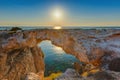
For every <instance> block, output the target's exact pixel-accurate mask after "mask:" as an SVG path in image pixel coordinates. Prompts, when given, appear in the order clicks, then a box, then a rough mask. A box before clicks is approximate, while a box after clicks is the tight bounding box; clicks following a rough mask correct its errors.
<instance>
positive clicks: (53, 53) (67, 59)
mask: <svg viewBox="0 0 120 80" xmlns="http://www.w3.org/2000/svg"><path fill="white" fill-rule="evenodd" d="M39 46H40V47H41V49H42V51H43V53H44V55H45V58H44V61H45V76H48V75H50V74H51V73H56V72H64V71H65V70H66V69H67V68H74V67H73V64H74V62H79V60H78V59H76V58H75V57H74V56H72V55H69V54H66V53H65V52H64V51H63V49H62V48H60V47H57V46H55V45H53V44H52V43H51V41H48V40H45V41H42V42H41V43H40V44H39Z"/></svg>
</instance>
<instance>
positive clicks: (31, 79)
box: [25, 73, 40, 80]
mask: <svg viewBox="0 0 120 80" xmlns="http://www.w3.org/2000/svg"><path fill="white" fill-rule="evenodd" d="M25 80H40V76H38V75H37V74H35V73H28V74H27V75H26V78H25Z"/></svg>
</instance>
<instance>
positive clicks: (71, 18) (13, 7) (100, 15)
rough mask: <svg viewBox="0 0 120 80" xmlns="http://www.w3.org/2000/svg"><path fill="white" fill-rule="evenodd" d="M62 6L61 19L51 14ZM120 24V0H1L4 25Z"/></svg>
mask: <svg viewBox="0 0 120 80" xmlns="http://www.w3.org/2000/svg"><path fill="white" fill-rule="evenodd" d="M56 8H59V9H60V10H61V13H62V19H61V20H60V21H57V20H54V17H53V16H51V13H52V12H53V11H54V9H56ZM57 24H59V25H64V26H72V25H75V26H109V25H111V26H113V25H114V26H120V0H0V25H30V26H31V25H40V26H42V25H44V26H45V25H57Z"/></svg>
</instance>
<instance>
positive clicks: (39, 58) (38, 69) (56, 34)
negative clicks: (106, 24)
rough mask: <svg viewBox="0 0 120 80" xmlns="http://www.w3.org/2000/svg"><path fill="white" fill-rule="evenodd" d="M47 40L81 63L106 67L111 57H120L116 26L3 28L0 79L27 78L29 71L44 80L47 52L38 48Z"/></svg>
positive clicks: (119, 37) (118, 35) (0, 38)
mask: <svg viewBox="0 0 120 80" xmlns="http://www.w3.org/2000/svg"><path fill="white" fill-rule="evenodd" d="M43 40H50V41H51V42H52V43H53V44H54V45H56V46H60V47H62V48H63V50H64V51H65V52H66V53H68V54H71V55H74V56H75V57H76V58H78V59H79V60H80V61H81V62H84V63H86V64H89V63H91V64H93V65H95V66H98V67H104V68H106V69H107V68H108V64H109V62H110V61H111V60H113V59H114V58H118V57H120V31H119V30H115V29H108V30H29V31H18V32H11V31H0V80H1V79H8V80H24V79H25V75H26V74H27V73H29V72H34V73H37V74H38V75H40V78H41V79H43V77H44V55H43V53H42V50H41V49H40V48H38V44H39V43H40V42H41V41H43Z"/></svg>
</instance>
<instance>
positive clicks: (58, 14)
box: [53, 9, 62, 19]
mask: <svg viewBox="0 0 120 80" xmlns="http://www.w3.org/2000/svg"><path fill="white" fill-rule="evenodd" d="M53 15H54V17H55V18H57V19H60V18H61V17H62V11H61V10H59V9H56V10H55V11H54V12H53Z"/></svg>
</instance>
